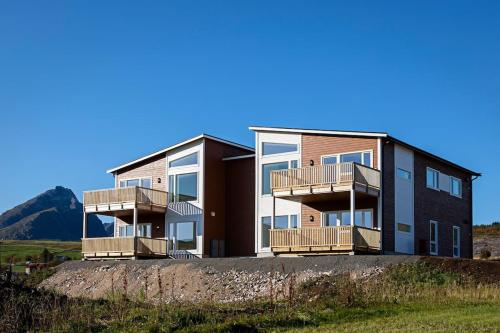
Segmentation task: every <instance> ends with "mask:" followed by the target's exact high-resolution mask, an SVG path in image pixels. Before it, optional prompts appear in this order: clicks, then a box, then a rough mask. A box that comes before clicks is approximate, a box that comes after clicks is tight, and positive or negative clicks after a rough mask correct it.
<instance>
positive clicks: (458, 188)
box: [450, 177, 462, 197]
mask: <svg viewBox="0 0 500 333" xmlns="http://www.w3.org/2000/svg"><path fill="white" fill-rule="evenodd" d="M450 193H451V195H454V196H456V197H462V180H460V179H458V178H455V177H450Z"/></svg>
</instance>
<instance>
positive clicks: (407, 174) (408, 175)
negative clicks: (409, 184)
mask: <svg viewBox="0 0 500 333" xmlns="http://www.w3.org/2000/svg"><path fill="white" fill-rule="evenodd" d="M396 175H397V176H398V177H399V178H402V179H406V180H410V179H411V172H410V171H408V170H405V169H401V168H397V170H396Z"/></svg>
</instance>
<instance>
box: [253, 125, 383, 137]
mask: <svg viewBox="0 0 500 333" xmlns="http://www.w3.org/2000/svg"><path fill="white" fill-rule="evenodd" d="M248 129H249V130H252V131H255V132H282V133H306V134H324V135H345V136H360V137H375V138H385V137H387V133H380V132H355V131H328V130H314V129H300V128H282V127H261V126H250V127H249V128H248Z"/></svg>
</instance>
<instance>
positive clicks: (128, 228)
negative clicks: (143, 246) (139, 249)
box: [118, 223, 151, 238]
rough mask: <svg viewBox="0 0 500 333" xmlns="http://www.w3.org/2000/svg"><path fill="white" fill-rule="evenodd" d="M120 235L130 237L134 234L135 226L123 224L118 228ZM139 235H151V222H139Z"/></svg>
mask: <svg viewBox="0 0 500 333" xmlns="http://www.w3.org/2000/svg"><path fill="white" fill-rule="evenodd" d="M118 235H119V236H120V237H129V236H133V235H134V226H133V225H131V224H127V225H121V226H120V227H119V228H118ZM137 236H139V237H149V238H150V237H151V223H139V224H137Z"/></svg>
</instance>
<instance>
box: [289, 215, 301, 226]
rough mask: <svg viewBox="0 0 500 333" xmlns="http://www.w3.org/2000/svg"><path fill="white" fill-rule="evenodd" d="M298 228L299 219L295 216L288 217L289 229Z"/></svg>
mask: <svg viewBox="0 0 500 333" xmlns="http://www.w3.org/2000/svg"><path fill="white" fill-rule="evenodd" d="M298 227H299V218H298V216H297V215H290V228H298Z"/></svg>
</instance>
